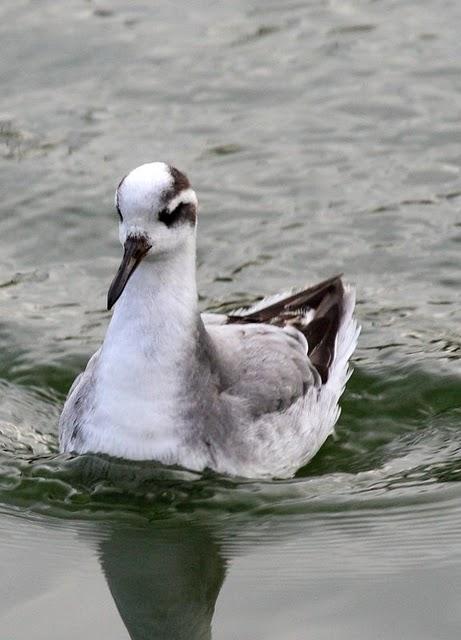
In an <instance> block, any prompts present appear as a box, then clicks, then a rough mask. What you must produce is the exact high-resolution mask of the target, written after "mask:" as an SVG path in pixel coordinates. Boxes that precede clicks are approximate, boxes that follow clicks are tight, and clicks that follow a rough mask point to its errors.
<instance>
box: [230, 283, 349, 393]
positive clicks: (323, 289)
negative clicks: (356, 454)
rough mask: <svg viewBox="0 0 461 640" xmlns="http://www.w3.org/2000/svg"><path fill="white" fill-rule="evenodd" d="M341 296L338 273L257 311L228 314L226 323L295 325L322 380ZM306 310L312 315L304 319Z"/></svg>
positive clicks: (331, 353) (329, 359)
mask: <svg viewBox="0 0 461 640" xmlns="http://www.w3.org/2000/svg"><path fill="white" fill-rule="evenodd" d="M343 296H344V287H343V283H342V281H341V275H338V276H334V277H333V278H329V279H328V280H324V281H323V282H320V283H319V284H317V285H314V286H313V287H309V288H307V289H303V290H302V291H298V292H296V293H293V294H290V295H289V296H286V297H285V298H283V299H282V300H277V302H274V303H272V304H269V305H267V307H263V308H262V309H258V310H257V311H251V310H250V311H248V312H241V313H239V314H231V315H229V317H228V323H229V324H236V323H239V324H246V323H267V324H274V325H276V326H281V327H283V326H286V325H288V324H290V325H292V326H294V327H296V328H297V329H298V330H299V331H301V332H302V333H303V334H304V335H305V336H306V339H307V343H308V346H309V350H308V354H309V358H310V360H311V362H312V364H313V365H314V366H315V367H316V369H317V371H318V372H319V374H320V376H321V378H322V382H326V381H327V380H328V372H329V367H330V365H331V363H332V361H333V357H334V349H335V341H336V335H337V333H338V329H339V325H340V320H341V316H342V313H343ZM309 309H313V310H314V317H313V319H312V320H311V321H310V322H306V320H305V312H306V311H308V310H309Z"/></svg>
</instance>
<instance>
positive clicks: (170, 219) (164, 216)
mask: <svg viewBox="0 0 461 640" xmlns="http://www.w3.org/2000/svg"><path fill="white" fill-rule="evenodd" d="M185 206H186V205H185V204H184V202H180V203H179V204H178V206H177V207H176V209H173V211H168V209H167V208H166V207H165V209H162V210H161V211H160V213H159V214H158V219H159V220H160V222H163V223H164V224H166V226H167V227H171V226H172V225H173V224H174V223H175V222H177V221H178V220H179V219H180V218H181V216H182V214H183V212H184V207H185Z"/></svg>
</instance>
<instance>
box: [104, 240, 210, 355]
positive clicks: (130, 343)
mask: <svg viewBox="0 0 461 640" xmlns="http://www.w3.org/2000/svg"><path fill="white" fill-rule="evenodd" d="M194 240H195V239H194ZM198 318H199V312H198V305H197V284H196V278H195V241H194V242H192V241H190V242H188V243H185V244H184V245H183V246H182V247H181V250H178V251H176V252H172V253H171V255H170V254H164V255H160V256H156V257H153V258H150V257H149V256H148V257H147V258H146V259H144V260H143V261H142V262H141V263H140V264H139V266H138V267H137V269H136V270H135V272H134V273H133V275H132V276H131V278H130V279H129V281H128V283H127V285H126V287H125V290H124V292H123V293H122V295H121V296H120V299H119V300H118V301H117V303H116V305H115V309H114V313H113V316H112V319H111V322H110V325H109V328H108V330H107V334H106V338H105V341H104V347H103V351H106V352H108V351H110V350H112V349H117V350H119V349H121V348H123V349H129V350H130V351H131V352H139V351H143V352H144V353H145V355H146V356H147V357H148V358H150V359H154V360H155V356H156V355H158V356H160V355H161V353H162V352H163V351H165V350H166V351H167V352H169V353H170V354H173V353H175V352H177V351H178V350H180V349H181V348H184V347H185V346H186V345H187V344H188V343H189V342H190V341H191V339H192V338H193V336H194V335H195V332H196V330H197V323H198Z"/></svg>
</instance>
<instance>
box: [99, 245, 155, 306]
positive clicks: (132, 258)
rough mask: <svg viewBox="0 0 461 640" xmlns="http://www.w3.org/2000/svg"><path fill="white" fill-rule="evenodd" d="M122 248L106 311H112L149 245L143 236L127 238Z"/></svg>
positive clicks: (108, 295)
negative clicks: (120, 261)
mask: <svg viewBox="0 0 461 640" xmlns="http://www.w3.org/2000/svg"><path fill="white" fill-rule="evenodd" d="M124 248H125V251H124V253H123V259H122V263H121V265H120V266H119V268H118V271H117V274H116V276H115V278H114V279H113V280H112V284H111V285H110V287H109V293H108V294H107V309H112V307H113V306H114V304H115V303H116V302H117V300H118V299H119V298H120V296H121V295H122V293H123V290H124V288H125V287H126V283H127V282H128V280H129V279H130V277H131V275H132V274H133V273H134V270H135V269H136V267H137V266H138V264H139V263H140V262H141V260H142V259H143V258H144V256H145V255H146V253H147V252H148V251H149V249H150V248H151V244H150V243H149V241H148V240H147V238H146V237H145V236H128V238H127V239H126V241H125V246H124Z"/></svg>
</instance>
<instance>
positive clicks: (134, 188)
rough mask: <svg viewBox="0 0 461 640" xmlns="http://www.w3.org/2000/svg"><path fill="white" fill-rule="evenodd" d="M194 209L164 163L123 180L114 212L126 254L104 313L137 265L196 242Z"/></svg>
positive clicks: (184, 182)
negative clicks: (116, 214) (116, 215)
mask: <svg viewBox="0 0 461 640" xmlns="http://www.w3.org/2000/svg"><path fill="white" fill-rule="evenodd" d="M197 204H198V203H197V196H196V195H195V192H194V191H193V190H192V189H191V186H190V183H189V180H188V178H187V176H185V175H184V174H183V173H181V172H180V171H178V169H176V168H175V167H171V166H169V165H167V164H165V163H164V162H150V163H148V164H142V165H141V166H140V167H137V168H136V169H133V171H131V172H130V173H129V174H128V175H126V176H125V177H124V178H123V180H122V181H121V182H120V184H119V185H118V188H117V191H116V192H115V206H116V208H117V212H118V214H119V218H120V228H119V236H120V242H121V243H122V245H123V247H124V250H125V251H124V256H123V260H122V263H121V265H120V268H119V270H118V272H117V275H116V276H115V278H114V280H113V282H112V284H111V286H110V289H109V295H108V308H109V309H110V308H111V307H112V306H113V305H114V304H115V302H116V301H117V300H118V298H119V297H120V295H121V294H122V292H123V289H124V288H125V286H126V283H127V282H128V280H129V278H130V276H131V275H132V273H133V272H134V270H135V269H136V267H137V266H138V264H139V263H140V262H141V260H143V259H144V260H149V259H161V257H162V256H167V255H168V254H170V253H171V252H172V251H175V250H176V251H177V250H179V249H180V247H181V246H183V245H184V244H186V243H190V242H194V241H195V226H196V220H197Z"/></svg>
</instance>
